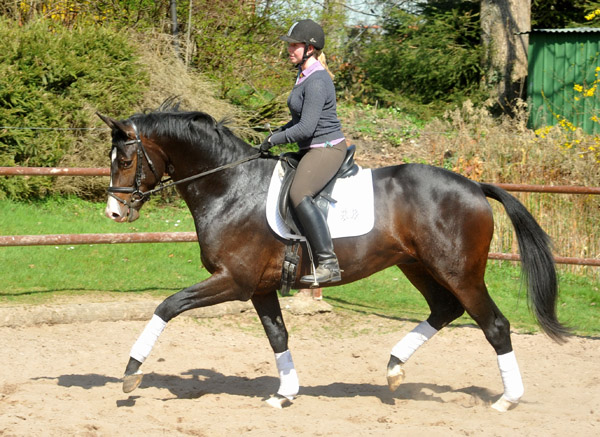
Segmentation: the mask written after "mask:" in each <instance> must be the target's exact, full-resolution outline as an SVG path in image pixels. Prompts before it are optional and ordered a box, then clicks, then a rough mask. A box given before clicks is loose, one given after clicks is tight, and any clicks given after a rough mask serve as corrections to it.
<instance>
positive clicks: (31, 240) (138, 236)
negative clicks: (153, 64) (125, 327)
mask: <svg viewBox="0 0 600 437" xmlns="http://www.w3.org/2000/svg"><path fill="white" fill-rule="evenodd" d="M109 175H110V169H108V168H56V167H55V168H50V167H0V176H109ZM494 185H497V186H498V187H500V188H503V189H505V190H507V191H518V192H531V193H555V194H600V187H580V186H564V185H557V186H555V185H527V184H494ZM195 241H198V238H197V236H196V233H195V232H139V233H124V234H54V235H2V236H0V247H10V246H58V245H77V244H125V243H189V242H195ZM488 258H490V259H496V260H507V261H519V260H520V257H519V255H517V254H513V253H490V254H489V255H488ZM555 260H556V262H557V263H559V264H571V265H586V266H599V267H600V259H596V258H571V257H562V256H557V257H555Z"/></svg>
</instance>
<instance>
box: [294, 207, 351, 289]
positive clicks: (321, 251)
mask: <svg viewBox="0 0 600 437" xmlns="http://www.w3.org/2000/svg"><path fill="white" fill-rule="evenodd" d="M295 212H296V216H297V217H298V220H300V223H301V224H302V229H303V231H304V235H305V236H306V239H307V240H308V243H309V244H310V247H311V249H312V251H313V255H314V256H316V258H317V261H318V264H319V265H318V267H317V268H316V270H315V276H316V278H315V276H313V275H307V276H303V277H302V278H301V279H300V282H304V283H309V284H314V283H315V282H317V283H320V282H338V281H340V280H341V279H342V277H341V275H340V266H339V264H338V260H337V257H336V256H335V253H334V252H333V242H332V241H331V234H330V233H329V227H328V226H327V220H326V219H325V217H324V216H323V214H322V213H321V211H320V210H319V208H317V206H316V205H315V204H314V203H313V200H312V199H311V198H310V197H308V196H307V197H305V198H304V199H302V201H301V202H300V204H299V205H298V206H297V207H296V208H295ZM315 279H316V281H315Z"/></svg>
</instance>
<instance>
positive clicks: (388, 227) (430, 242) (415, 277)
mask: <svg viewBox="0 0 600 437" xmlns="http://www.w3.org/2000/svg"><path fill="white" fill-rule="evenodd" d="M100 117H101V118H102V120H103V121H104V122H106V123H107V124H108V126H109V127H110V128H111V129H112V149H111V155H110V156H111V186H110V188H109V194H110V196H109V201H108V205H107V208H106V215H107V216H108V217H109V218H111V219H112V220H115V221H118V222H124V221H133V220H135V219H137V218H138V216H139V213H138V211H139V209H140V208H141V207H142V205H143V203H144V201H145V200H146V198H147V197H148V195H149V194H150V193H152V192H153V191H155V190H156V188H155V187H157V186H160V185H159V184H160V183H161V177H162V176H163V175H164V174H168V175H169V176H170V177H171V178H172V180H173V181H174V182H175V183H177V189H178V191H179V193H180V194H181V196H182V197H183V199H184V200H185V202H186V203H187V205H188V207H189V209H190V211H191V213H192V216H193V218H194V222H195V226H196V232H197V234H198V241H199V244H200V249H201V260H202V263H203V265H204V266H205V268H206V269H207V270H208V271H209V272H210V273H211V276H210V277H209V278H208V279H206V280H205V281H202V282H200V283H197V284H195V285H192V286H190V287H188V288H186V289H183V290H181V291H179V292H177V293H175V294H174V295H172V296H170V297H168V298H167V299H165V300H164V301H163V302H162V303H161V304H160V305H159V306H158V307H157V308H156V311H155V313H154V315H153V317H152V319H151V320H150V321H149V322H148V324H147V325H146V328H145V329H144V331H143V332H142V334H141V335H140V337H139V338H138V340H137V341H136V343H135V344H134V346H133V347H132V350H131V353H130V359H129V362H128V364H127V367H126V370H125V376H124V380H123V390H124V391H125V392H130V391H132V390H134V389H135V388H137V387H138V385H139V384H140V382H141V379H142V373H141V371H140V367H141V365H142V363H143V361H144V360H145V359H146V357H147V356H148V354H149V353H150V351H151V349H152V347H153V345H154V344H155V342H156V340H157V338H158V336H159V335H160V334H161V332H162V330H163V329H164V328H165V326H166V324H167V322H168V321H169V320H171V319H173V318H174V317H176V316H177V315H179V314H181V313H182V312H184V311H187V310H190V309H193V308H198V307H204V306H209V305H215V304H218V303H221V302H226V301H232V300H241V301H247V300H251V301H252V303H253V305H254V308H255V309H256V312H257V313H258V316H259V318H260V320H261V322H262V325H263V327H264V329H265V332H266V334H267V337H268V339H269V342H270V345H271V347H272V349H273V352H274V353H275V360H276V364H277V368H278V371H279V377H280V386H279V389H278V391H277V392H276V394H275V395H273V397H271V399H269V400H268V402H269V404H271V405H273V406H276V407H281V406H283V405H285V404H287V403H289V402H290V401H291V400H292V399H293V398H294V396H296V395H297V393H298V391H299V383H298V378H297V375H296V371H295V368H294V363H293V360H292V357H291V354H290V351H289V349H288V332H287V330H286V327H285V324H284V321H283V318H282V313H281V308H280V305H279V300H278V296H277V290H278V288H279V285H280V279H281V273H282V262H283V258H284V251H285V246H286V242H285V241H284V240H282V239H281V238H280V237H278V236H277V235H276V234H275V233H274V232H273V231H272V230H271V229H270V228H269V226H268V223H267V219H266V216H265V202H266V197H267V189H268V185H269V180H270V177H271V174H272V172H273V169H274V167H275V165H276V159H259V156H260V155H259V154H257V150H256V149H255V148H253V147H251V146H250V145H248V144H247V143H245V142H244V141H242V140H241V139H240V138H238V137H236V136H235V135H234V134H233V133H232V132H231V131H230V130H229V129H228V128H227V127H226V126H225V125H224V124H223V123H217V122H216V121H215V120H214V119H213V118H212V117H210V116H209V115H207V114H205V113H201V112H182V111H179V110H177V109H173V108H170V109H169V108H165V109H162V110H158V111H156V112H151V113H147V114H137V115H134V116H132V117H130V118H128V119H126V120H123V121H117V120H114V119H111V118H108V117H105V116H102V115H100ZM372 178H373V188H374V195H375V225H374V228H373V229H372V230H371V231H370V232H369V233H367V234H365V235H362V236H359V237H352V238H339V239H335V240H334V245H335V252H336V253H337V255H338V258H339V262H340V266H341V268H342V269H343V275H342V282H341V283H340V284H344V283H349V282H353V281H357V280H359V279H362V278H365V277H367V276H369V275H371V274H373V273H375V272H377V271H380V270H382V269H385V268H388V267H391V266H398V267H399V268H400V269H401V270H402V272H403V273H404V274H405V275H406V276H407V278H408V279H409V280H410V281H411V282H412V284H413V285H414V286H415V287H416V288H417V289H418V290H419V291H420V292H421V293H422V294H423V296H424V298H425V299H426V301H427V303H428V305H429V308H430V315H429V317H428V318H427V319H426V320H424V321H423V322H421V323H420V324H419V325H418V326H416V327H415V328H414V329H413V331H411V332H410V333H408V334H407V335H406V336H405V337H404V338H402V339H401V340H400V341H399V342H398V343H397V344H396V345H395V346H393V348H392V350H391V358H390V360H389V363H388V368H387V378H388V385H389V387H390V389H391V390H395V389H396V388H397V387H398V386H399V385H400V383H401V382H402V380H403V378H404V368H403V367H404V364H405V363H406V361H407V360H408V359H409V358H410V356H411V355H412V354H413V353H414V352H415V351H416V350H417V349H418V348H419V347H420V346H421V345H423V344H424V343H425V342H426V341H427V340H429V339H430V338H431V337H432V336H433V335H434V334H435V333H436V332H437V331H439V330H440V329H442V328H443V327H444V326H446V325H448V324H449V323H450V322H452V321H453V320H455V319H456V318H458V317H460V316H461V315H462V314H463V313H464V312H465V311H466V312H467V313H468V314H469V315H470V316H471V317H472V318H473V319H474V320H475V322H476V323H477V324H478V325H479V326H480V327H481V329H482V330H483V332H484V334H485V337H486V338H487V340H488V341H489V343H490V344H491V345H492V347H493V348H494V350H495V351H496V353H497V355H498V366H499V369H500V374H501V377H502V382H503V386H504V392H503V395H502V396H501V397H500V399H499V400H498V401H497V402H496V403H495V404H494V405H493V407H494V408H496V409H497V410H500V411H506V410H507V409H509V408H510V407H512V406H514V405H516V403H517V402H518V401H519V398H520V397H521V396H522V394H523V384H522V380H521V374H520V371H519V367H518V364H517V361H516V358H515V355H514V352H513V348H512V344H511V338H510V326H509V322H508V320H507V319H506V318H505V317H504V316H503V315H502V313H501V312H500V310H499V309H498V307H497V306H496V305H495V303H494V302H493V300H492V298H491V297H490V295H489V294H488V291H487V288H486V285H485V282H484V272H485V267H486V262H487V255H488V251H489V247H490V241H491V239H492V233H493V228H494V223H493V216H492V210H491V207H490V204H489V203H488V201H487V199H486V197H490V198H492V199H495V200H497V201H499V202H501V203H502V204H503V205H504V208H505V210H506V212H507V214H508V215H509V217H510V219H511V221H512V223H513V225H514V228H515V231H516V235H517V239H518V243H519V249H520V253H521V257H522V267H523V270H524V273H525V278H526V280H527V285H528V296H529V302H530V307H531V309H532V311H533V313H534V315H535V317H536V319H537V321H538V323H539V325H540V326H541V328H542V330H543V331H544V332H545V333H546V334H548V335H549V336H550V337H551V338H553V339H554V340H556V341H562V340H564V337H565V335H566V334H567V333H568V330H567V329H566V328H565V327H564V326H562V325H561V324H560V322H559V321H558V320H557V317H556V300H557V277H556V271H555V266H554V259H553V256H552V253H551V249H550V240H549V237H548V236H547V235H546V233H545V232H544V231H543V230H542V229H541V228H540V226H539V225H538V224H537V222H536V221H535V219H534V218H533V217H532V216H531V215H530V214H529V212H528V211H527V210H526V209H525V207H524V206H523V205H522V204H521V203H520V202H519V201H518V200H517V199H516V198H514V197H513V196H512V195H510V194H508V193H507V192H506V191H503V190H502V189H500V188H497V187H495V186H493V185H489V184H485V183H477V182H474V181H471V180H469V179H466V178H465V177H463V176H460V175H458V174H455V173H452V172H450V171H447V170H443V169H441V168H436V167H432V166H427V165H418V164H404V165H398V166H391V167H384V168H378V169H374V170H373V172H372ZM303 252H304V253H305V250H301V255H302V254H303ZM309 264H310V262H309V260H308V257H307V256H302V257H301V261H300V264H299V268H298V272H297V277H296V284H295V287H294V288H303V286H302V285H301V284H300V283H299V282H298V279H299V278H300V276H301V275H304V274H307V273H309V271H310V266H309ZM336 285H337V284H336Z"/></svg>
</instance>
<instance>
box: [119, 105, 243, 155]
mask: <svg viewBox="0 0 600 437" xmlns="http://www.w3.org/2000/svg"><path fill="white" fill-rule="evenodd" d="M130 120H131V121H133V122H134V123H135V124H136V126H137V127H138V129H139V131H140V133H142V134H144V135H146V136H152V135H156V136H164V137H169V138H174V139H177V140H181V141H186V142H188V143H190V144H195V143H199V142H203V141H205V140H207V139H213V140H215V139H217V138H215V137H218V139H220V140H221V141H224V140H225V139H229V140H230V141H232V142H234V143H238V142H242V143H243V141H242V140H241V139H239V138H238V137H236V136H235V134H234V133H233V132H232V131H231V130H230V129H229V128H228V127H227V125H228V124H229V123H230V121H231V120H230V119H227V118H225V119H222V120H221V121H216V120H215V119H214V118H213V117H212V116H211V115H209V114H207V113H205V112H201V111H183V110H181V109H180V104H179V102H178V101H175V100H173V99H167V100H166V101H165V102H163V103H162V104H161V105H160V106H159V107H158V109H156V110H153V111H148V112H144V113H140V114H135V115H133V116H131V117H130Z"/></svg>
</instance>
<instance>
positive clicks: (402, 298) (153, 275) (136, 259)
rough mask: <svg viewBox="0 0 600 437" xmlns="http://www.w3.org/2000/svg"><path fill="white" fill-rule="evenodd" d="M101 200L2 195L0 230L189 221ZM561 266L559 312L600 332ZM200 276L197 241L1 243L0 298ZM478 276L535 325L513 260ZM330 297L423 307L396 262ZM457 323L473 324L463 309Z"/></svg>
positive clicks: (365, 309)
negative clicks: (114, 216)
mask: <svg viewBox="0 0 600 437" xmlns="http://www.w3.org/2000/svg"><path fill="white" fill-rule="evenodd" d="M103 210H104V204H97V203H90V202H84V201H81V200H77V199H54V200H49V201H45V202H41V203H17V202H11V201H0V211H1V212H0V230H1V233H2V234H3V235H19V234H21V235H24V234H55V233H109V232H110V233H122V232H161V231H164V232H167V231H171V232H172V231H192V230H193V229H194V225H193V222H192V219H191V216H190V214H189V212H188V210H187V209H186V208H185V207H184V206H183V205H180V204H178V205H171V206H166V207H162V206H160V205H157V204H155V203H153V202H150V203H149V204H147V205H145V206H144V209H143V210H142V215H141V218H140V219H139V220H138V221H136V222H134V223H131V224H119V223H114V222H112V221H110V220H108V219H106V218H105V217H104V216H103ZM559 270H561V272H560V291H561V294H560V299H559V304H558V314H559V318H560V319H561V321H563V322H564V323H566V324H567V325H569V326H571V327H573V328H574V330H575V332H576V333H577V334H580V335H589V336H595V337H597V336H599V335H600V317H599V316H600V314H599V313H600V309H599V308H600V290H599V289H600V283H598V281H595V280H594V279H591V278H589V277H585V276H576V275H574V274H572V273H568V272H565V271H562V269H559ZM207 277H208V272H206V270H204V269H203V268H202V265H201V262H200V251H199V248H198V245H197V244H196V243H160V244H113V245H107V244H104V245H76V246H37V247H1V248H0V278H2V283H1V284H2V285H1V286H0V303H4V304H8V303H10V304H19V305H21V304H35V303H44V302H51V301H52V300H53V299H57V298H62V297H65V296H74V295H81V294H86V295H91V296H101V295H102V296H104V295H106V294H108V295H113V294H123V293H130V294H132V295H145V294H148V295H151V296H155V297H165V296H167V295H169V294H172V293H174V292H176V291H179V290H180V289H182V288H184V287H187V286H189V285H192V284H194V283H196V282H199V281H201V280H203V279H205V278H207ZM486 282H487V285H488V288H489V291H490V294H491V295H492V297H493V299H494V300H495V302H496V303H497V305H498V307H499V308H500V309H501V310H502V312H503V313H504V314H505V315H506V316H507V318H508V319H509V320H510V322H511V325H512V327H513V328H514V329H517V330H519V331H521V332H537V331H538V328H537V325H536V323H535V321H534V319H533V317H532V315H531V313H530V312H529V309H528V306H527V299H526V294H525V289H524V287H523V286H522V284H521V276H520V269H519V266H518V264H517V265H515V264H513V263H510V262H498V261H495V262H490V263H489V266H488V270H487V273H486ZM324 296H325V299H326V300H327V302H329V303H330V304H332V305H333V306H334V307H336V308H339V309H343V310H349V311H353V312H358V313H366V314H379V315H382V316H386V317H394V318H403V319H410V320H414V321H419V320H423V319H424V318H426V317H427V315H428V308H427V304H426V303H425V300H424V299H423V297H422V296H421V294H420V293H419V292H418V291H417V290H416V289H415V288H414V287H413V286H412V285H411V284H410V283H409V282H408V280H407V279H406V278H405V277H404V276H403V275H402V273H401V272H400V270H398V269H397V268H390V269H387V270H385V271H383V272H380V273H377V274H375V275H373V276H371V277H369V278H367V279H364V280H362V281H359V282H356V283H353V284H348V285H344V286H339V287H333V288H327V289H324ZM456 323H458V324H472V323H473V321H472V320H471V319H470V318H469V317H467V316H464V317H462V318H460V319H459V320H458V321H457V322H456Z"/></svg>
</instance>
